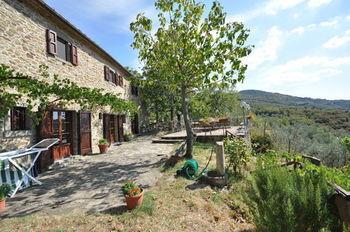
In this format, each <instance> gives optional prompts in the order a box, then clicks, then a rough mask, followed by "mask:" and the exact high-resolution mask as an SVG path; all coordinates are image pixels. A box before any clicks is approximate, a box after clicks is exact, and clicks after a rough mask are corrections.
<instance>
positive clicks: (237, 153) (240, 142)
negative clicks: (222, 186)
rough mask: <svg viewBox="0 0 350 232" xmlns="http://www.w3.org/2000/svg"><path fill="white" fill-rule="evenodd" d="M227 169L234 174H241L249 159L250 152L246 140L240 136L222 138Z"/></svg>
mask: <svg viewBox="0 0 350 232" xmlns="http://www.w3.org/2000/svg"><path fill="white" fill-rule="evenodd" d="M224 148H225V154H226V157H227V164H228V170H229V171H232V172H233V173H234V174H241V173H242V170H243V168H245V167H246V166H247V164H248V162H249V160H250V153H249V150H248V147H247V144H246V142H245V141H244V139H242V138H226V139H225V140H224Z"/></svg>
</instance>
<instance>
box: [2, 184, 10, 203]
mask: <svg viewBox="0 0 350 232" xmlns="http://www.w3.org/2000/svg"><path fill="white" fill-rule="evenodd" d="M10 192H11V186H10V185H8V184H3V185H0V200H3V199H5V198H6V197H7V195H8V194H9V193H10Z"/></svg>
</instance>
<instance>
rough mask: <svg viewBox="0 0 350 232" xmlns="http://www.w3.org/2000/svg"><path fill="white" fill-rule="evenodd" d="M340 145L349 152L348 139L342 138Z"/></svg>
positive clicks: (349, 141)
mask: <svg viewBox="0 0 350 232" xmlns="http://www.w3.org/2000/svg"><path fill="white" fill-rule="evenodd" d="M341 143H342V144H343V145H344V146H345V147H346V150H348V152H350V137H349V136H348V137H344V138H343V139H342V140H341Z"/></svg>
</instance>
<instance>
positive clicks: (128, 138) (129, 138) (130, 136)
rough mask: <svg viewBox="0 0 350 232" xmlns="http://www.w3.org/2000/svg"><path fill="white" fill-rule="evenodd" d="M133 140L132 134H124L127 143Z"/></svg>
mask: <svg viewBox="0 0 350 232" xmlns="http://www.w3.org/2000/svg"><path fill="white" fill-rule="evenodd" d="M131 139H132V134H131V133H130V132H127V133H125V134H124V140H125V141H126V142H127V141H130V140H131Z"/></svg>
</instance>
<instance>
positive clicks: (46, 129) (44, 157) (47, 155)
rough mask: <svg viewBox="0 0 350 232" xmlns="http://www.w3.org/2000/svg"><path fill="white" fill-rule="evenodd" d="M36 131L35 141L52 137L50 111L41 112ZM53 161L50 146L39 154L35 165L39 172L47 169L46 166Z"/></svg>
mask: <svg viewBox="0 0 350 232" xmlns="http://www.w3.org/2000/svg"><path fill="white" fill-rule="evenodd" d="M38 132H39V133H38V134H39V137H38V141H37V142H40V141H41V140H42V139H47V138H52V137H53V132H52V114H51V111H45V112H44V113H43V118H42V121H41V122H40V124H39V126H38ZM53 161H54V160H53V158H52V148H50V150H49V151H45V152H43V153H42V154H41V155H40V156H39V161H38V163H37V164H36V165H37V166H36V167H37V168H38V170H39V172H40V173H42V172H44V171H46V170H47V169H48V167H49V166H50V165H51V164H52V163H53Z"/></svg>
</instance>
